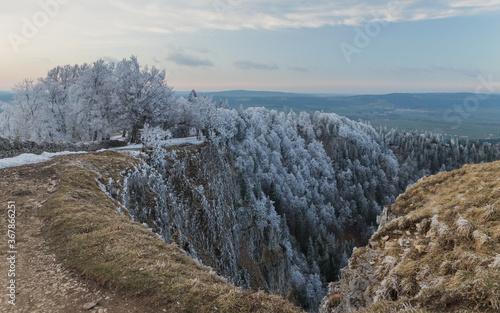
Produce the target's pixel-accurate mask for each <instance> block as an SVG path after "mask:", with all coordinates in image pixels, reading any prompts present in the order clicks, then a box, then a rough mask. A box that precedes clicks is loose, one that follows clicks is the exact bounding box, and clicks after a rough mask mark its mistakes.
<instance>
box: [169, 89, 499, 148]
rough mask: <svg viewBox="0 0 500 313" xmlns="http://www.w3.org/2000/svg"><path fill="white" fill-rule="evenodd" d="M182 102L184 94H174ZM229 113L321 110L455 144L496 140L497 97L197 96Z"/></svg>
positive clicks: (241, 92) (244, 93)
mask: <svg viewBox="0 0 500 313" xmlns="http://www.w3.org/2000/svg"><path fill="white" fill-rule="evenodd" d="M175 94H176V95H177V96H183V97H187V96H189V92H176V93H175ZM199 94H200V95H206V96H212V97H213V99H214V101H219V100H223V101H225V100H227V101H228V103H229V106H230V107H232V108H240V106H241V107H243V108H248V107H262V106H263V107H266V108H268V109H274V110H278V111H285V112H288V111H289V110H293V111H294V112H296V113H298V112H301V111H306V112H309V113H312V112H314V111H323V112H327V113H336V114H339V115H343V116H346V117H348V118H350V119H353V120H363V121H367V122H370V123H371V124H372V125H373V126H376V127H378V126H385V127H388V128H397V129H400V130H402V129H405V130H419V131H431V132H436V133H441V134H446V135H447V136H449V137H456V138H458V139H481V140H491V141H493V140H500V94H482V95H479V94H474V93H466V92H463V93H390V94H383V95H345V94H306V93H289V92H271V91H248V90H231V91H221V92H200V93H199Z"/></svg>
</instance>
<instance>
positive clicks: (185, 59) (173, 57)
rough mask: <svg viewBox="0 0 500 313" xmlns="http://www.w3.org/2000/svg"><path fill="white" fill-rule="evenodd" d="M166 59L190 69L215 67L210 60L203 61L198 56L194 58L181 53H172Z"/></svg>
mask: <svg viewBox="0 0 500 313" xmlns="http://www.w3.org/2000/svg"><path fill="white" fill-rule="evenodd" d="M166 59H167V60H170V61H172V62H174V63H176V64H178V65H184V66H189V67H201V66H208V67H212V66H214V63H213V62H212V61H210V60H209V59H201V58H199V57H197V56H193V55H190V54H187V53H181V52H179V51H175V52H172V53H170V54H169V55H168V57H167V58H166Z"/></svg>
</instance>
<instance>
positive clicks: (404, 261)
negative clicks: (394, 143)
mask: <svg viewBox="0 0 500 313" xmlns="http://www.w3.org/2000/svg"><path fill="white" fill-rule="evenodd" d="M499 209H500V162H495V163H489V164H482V165H466V166H464V167H463V168H462V169H460V170H456V171H453V172H445V173H440V174H438V175H436V176H432V177H425V178H423V179H421V180H420V181H419V182H418V183H416V184H415V185H414V186H412V187H410V188H408V190H407V191H406V192H405V193H404V194H402V195H400V196H399V197H398V199H397V200H396V202H395V203H394V204H392V205H390V206H388V207H386V208H385V209H384V212H383V213H382V215H381V216H380V217H379V223H380V226H379V228H378V231H377V232H376V233H375V234H374V235H373V236H372V238H371V239H370V241H369V245H368V246H366V247H362V248H358V249H356V250H355V251H354V253H353V256H352V257H351V258H350V259H349V265H348V266H347V267H346V268H344V269H343V270H342V278H341V280H340V281H339V282H337V283H332V284H330V291H329V294H328V295H327V296H326V297H325V298H324V299H323V301H322V303H321V306H320V312H323V313H327V312H328V313H329V312H361V311H362V312H388V311H390V310H407V309H409V308H410V309H411V308H419V309H420V310H421V312H426V311H427V310H429V311H436V310H437V311H440V312H447V311H449V312H453V311H456V310H462V311H463V312H470V311H482V312H498V310H499V309H500V244H499V241H500V210H499Z"/></svg>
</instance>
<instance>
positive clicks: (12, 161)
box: [0, 151, 87, 168]
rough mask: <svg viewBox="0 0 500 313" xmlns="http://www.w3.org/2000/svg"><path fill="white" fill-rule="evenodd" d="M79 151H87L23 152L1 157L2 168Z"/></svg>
mask: <svg viewBox="0 0 500 313" xmlns="http://www.w3.org/2000/svg"><path fill="white" fill-rule="evenodd" d="M79 153H87V152H86V151H77V152H74V151H62V152H43V153H42V154H33V153H23V154H21V155H18V156H15V157H12V158H5V159H0V168H7V167H15V166H21V165H25V164H33V163H41V162H45V161H49V160H50V159H51V158H53V157H55V156H59V155H66V154H79Z"/></svg>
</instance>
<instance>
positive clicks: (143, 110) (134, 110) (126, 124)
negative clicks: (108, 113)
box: [114, 56, 174, 142]
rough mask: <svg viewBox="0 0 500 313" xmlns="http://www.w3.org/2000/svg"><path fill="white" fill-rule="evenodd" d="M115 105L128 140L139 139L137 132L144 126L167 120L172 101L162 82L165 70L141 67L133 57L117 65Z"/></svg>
mask: <svg viewBox="0 0 500 313" xmlns="http://www.w3.org/2000/svg"><path fill="white" fill-rule="evenodd" d="M115 75H116V77H115V79H116V86H115V87H116V90H115V98H114V106H115V110H116V111H117V112H116V114H117V116H118V120H119V122H118V123H117V124H118V125H121V126H122V127H123V128H126V129H129V130H130V141H131V142H137V141H138V140H139V137H138V132H139V130H140V129H141V128H143V127H144V125H145V124H146V123H149V124H151V125H158V124H161V123H164V122H165V121H166V119H167V118H168V114H169V111H170V106H171V105H172V103H173V101H174V99H173V94H172V89H171V88H170V87H168V86H167V83H166V81H165V71H164V70H163V71H160V70H159V69H157V68H156V67H152V68H149V67H147V66H146V67H144V68H141V66H140V65H139V62H138V61H137V58H136V57H135V56H132V57H131V58H130V59H129V60H127V59H124V60H122V61H120V62H119V63H118V64H117V65H116V71H115Z"/></svg>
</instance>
